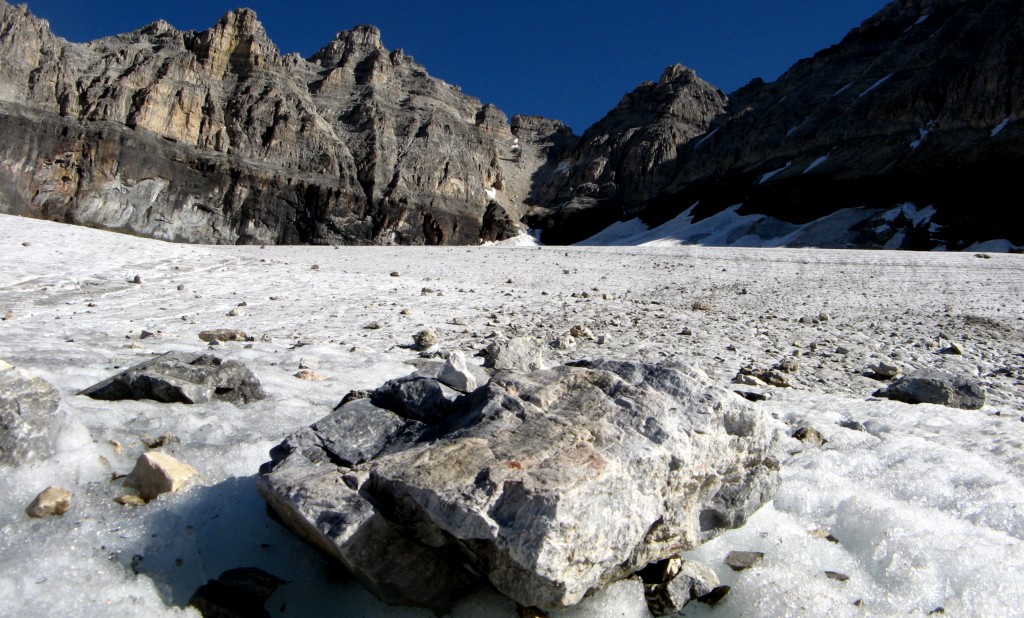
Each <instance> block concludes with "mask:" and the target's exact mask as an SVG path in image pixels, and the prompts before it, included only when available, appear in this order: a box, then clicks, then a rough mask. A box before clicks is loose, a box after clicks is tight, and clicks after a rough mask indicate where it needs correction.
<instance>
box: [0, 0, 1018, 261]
mask: <svg viewBox="0 0 1024 618" xmlns="http://www.w3.org/2000/svg"><path fill="white" fill-rule="evenodd" d="M1021 58H1024V2H1022V0H895V1H894V2H892V3H890V4H889V5H888V6H886V7H885V8H884V9H883V10H882V11H880V12H879V13H878V14H877V15H875V16H874V17H872V18H870V19H868V20H867V21H865V22H864V23H863V24H862V25H861V26H860V27H859V28H856V29H854V30H853V31H852V32H851V33H850V34H849V35H848V36H847V37H846V38H845V39H843V41H841V42H840V43H838V44H837V45H835V46H833V47H831V48H829V49H826V50H823V51H821V52H819V53H818V54H816V55H815V56H814V57H813V58H809V59H806V60H802V61H800V62H798V63H797V64H796V65H794V66H793V67H792V68H791V69H790V70H789V71H788V72H787V73H786V74H785V75H783V76H782V77H781V78H779V79H778V80H777V81H775V82H773V83H765V82H763V81H761V80H754V81H753V82H751V83H750V84H748V85H747V86H745V87H743V88H741V89H739V90H738V91H736V92H734V93H732V94H731V95H729V96H728V97H726V96H725V95H724V94H723V93H722V92H721V91H720V90H718V89H717V88H715V87H713V86H711V85H710V84H708V83H706V82H704V81H703V80H701V79H700V78H698V77H697V76H696V75H695V74H694V72H693V71H691V70H689V69H686V68H685V67H682V66H679V65H676V66H672V67H669V68H668V69H667V70H666V71H665V73H664V74H663V75H662V76H661V79H660V80H659V81H658V82H647V83H644V84H642V85H640V86H639V87H638V88H637V89H636V90H634V91H633V92H631V93H629V94H627V95H626V96H625V97H624V98H623V99H622V101H621V102H620V103H619V105H618V106H617V107H616V108H615V109H613V110H612V111H611V112H609V114H608V115H607V116H606V117H605V118H604V119H602V120H601V121H600V122H598V123H597V124H595V125H594V126H593V127H591V128H590V129H588V130H587V131H586V132H585V133H584V134H583V136H581V137H576V136H575V135H573V134H572V131H571V130H569V128H568V127H566V126H565V125H563V124H561V123H559V122H557V121H552V120H548V119H544V118H538V117H531V116H517V117H515V118H513V119H512V121H511V123H510V122H509V120H508V119H507V118H506V116H505V115H504V114H503V113H502V112H501V110H499V109H497V108H496V107H494V106H492V105H484V104H482V103H481V102H480V101H479V100H477V99H475V98H473V97H470V96H467V95H465V94H463V93H462V92H461V91H460V90H459V89H458V88H457V87H453V86H450V85H448V84H446V83H444V82H442V81H440V80H437V79H434V78H432V77H430V76H429V75H428V74H427V72H426V70H425V69H424V68H423V67H422V66H420V65H418V64H416V63H415V62H414V61H413V60H412V58H410V57H408V56H406V55H405V54H404V53H403V52H402V51H401V50H397V51H390V50H387V49H385V48H384V47H383V45H382V44H381V39H380V32H379V31H378V30H377V29H376V28H374V27H371V26H360V27H357V28H355V29H354V30H351V31H346V32H341V33H339V34H338V36H337V38H336V39H335V40H334V41H332V42H330V43H329V44H328V45H326V46H325V47H324V48H323V49H321V50H320V51H319V52H317V53H316V54H314V55H313V56H312V57H311V58H309V59H303V58H301V57H299V56H297V55H294V54H293V55H286V56H282V55H281V54H280V52H279V51H278V49H277V48H276V47H275V46H274V44H273V42H271V41H270V39H269V38H268V36H267V34H266V32H265V31H264V29H263V26H262V25H261V24H260V22H259V21H258V20H257V18H256V15H255V14H254V13H253V12H252V11H249V10H240V11H235V12H232V13H229V14H227V15H226V16H225V17H224V18H223V19H222V20H221V21H220V22H219V23H217V24H216V25H215V26H214V27H212V28H211V29H209V30H207V31H205V32H181V31H178V30H175V29H174V28H173V27H171V26H170V25H169V24H167V23H164V22H157V23H154V24H151V25H149V26H147V27H145V28H142V29H141V30H138V31H136V32H132V33H129V34H124V35H120V36H115V37H110V38H107V39H102V40H99V41H94V42H92V43H89V44H84V45H79V44H71V43H68V42H66V41H64V40H62V39H59V38H57V37H55V36H54V35H53V34H52V33H51V32H50V29H49V26H48V25H47V24H46V22H45V21H42V20H39V19H37V18H35V17H33V16H32V15H31V14H30V13H29V12H28V11H27V9H25V8H24V7H13V6H11V5H9V4H7V3H6V2H5V1H4V0H0V136H2V139H0V211H2V212H11V213H18V214H25V215H30V216H35V217H45V218H49V219H56V220H61V221H67V222H72V223H80V224H87V225H93V226H99V227H105V228H110V229H117V230H124V231H128V232H132V233H137V234H143V235H147V236H153V237H157V238H164V239H169V240H176V241H188V242H216V243H402V244H413V243H428V244H442V243H444V244H475V243H478V242H480V241H485V240H487V241H489V240H501V239H503V238H507V237H510V236H512V235H515V234H517V233H519V232H521V231H522V230H523V229H524V227H525V226H526V225H529V226H530V227H533V228H537V229H540V230H542V232H543V238H542V239H543V240H544V241H545V242H549V243H569V242H576V241H579V240H582V239H584V238H587V237H588V236H591V235H592V234H595V233H596V232H598V231H600V230H601V229H602V228H604V227H605V226H607V225H608V224H610V223H612V222H614V221H618V220H621V219H627V218H630V217H635V216H639V217H641V218H642V219H643V220H644V221H646V222H647V223H649V224H659V223H661V222H664V221H666V220H668V219H670V218H672V217H675V216H676V215H678V214H679V213H680V212H682V211H684V210H686V209H689V208H690V207H691V206H693V207H694V208H693V210H691V211H690V212H691V214H692V215H693V216H694V217H695V218H696V219H701V218H704V217H708V216H710V215H713V214H716V213H718V212H721V211H723V210H725V209H728V208H730V207H732V206H735V205H741V206H740V207H739V210H738V211H737V212H738V214H740V215H746V214H754V213H757V214H765V215H771V216H773V217H776V218H778V219H782V220H783V221H786V222H790V223H806V222H808V221H811V220H814V219H817V218H820V217H822V216H825V215H828V214H831V213H834V212H835V211H837V210H839V209H842V208H847V207H859V208H864V209H868V210H870V211H871V212H872V213H875V212H876V211H877V214H878V216H877V217H876V216H874V215H871V216H866V217H861V218H859V219H858V220H859V221H862V223H860V224H857V225H858V226H859V227H858V229H856V230H852V231H851V230H840V232H841V233H837V235H836V236H835V238H833V239H831V240H829V239H824V240H821V241H820V242H821V243H823V244H825V245H826V246H862V247H882V246H886V247H902V248H922V249H926V248H935V247H946V248H950V249H957V248H962V247H965V246H967V245H969V244H970V243H973V242H975V241H979V240H980V241H984V240H989V239H994V238H1007V239H1009V240H1010V241H1011V242H1013V243H1015V244H1017V245H1024V220H1022V217H1021V215H1020V214H1019V213H1020V212H1021V211H1022V206H1024V204H1022V203H1021V198H1020V197H1019V195H1020V191H1019V188H1018V187H1017V186H1016V177H1017V174H1018V172H1019V170H1020V169H1022V168H1024V122H1022V118H1024V63H1022V62H1021ZM906 203H912V204H915V205H916V206H917V209H913V208H909V207H907V208H903V207H902V205H903V204H906ZM900 212H928V213H933V214H929V216H928V217H924V216H913V217H911V216H909V215H907V216H903V215H899V214H898V213H900ZM882 213H890V214H882ZM891 213H896V214H891ZM893 217H895V219H894V218H893ZM815 242H818V241H815Z"/></svg>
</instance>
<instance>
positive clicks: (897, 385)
mask: <svg viewBox="0 0 1024 618" xmlns="http://www.w3.org/2000/svg"><path fill="white" fill-rule="evenodd" d="M875 396H877V397H887V398H889V399H895V400H896V401H903V402H905V403H935V404H939V405H943V406H949V407H951V408H963V409H965V410H979V409H981V408H982V407H984V406H985V402H986V399H987V397H986V394H985V389H984V388H983V387H982V386H981V384H980V383H978V381H977V380H973V379H971V378H967V377H964V376H958V375H953V374H951V373H945V372H942V371H935V370H921V371H915V372H913V373H908V374H907V375H905V376H903V377H902V378H900V379H898V380H896V381H895V382H893V383H892V384H890V385H889V386H887V387H885V388H883V389H880V390H878V391H876V392H875Z"/></svg>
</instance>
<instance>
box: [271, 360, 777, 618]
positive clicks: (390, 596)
mask: <svg viewBox="0 0 1024 618" xmlns="http://www.w3.org/2000/svg"><path fill="white" fill-rule="evenodd" d="M403 380H407V379H403ZM408 380H411V381H412V382H414V383H416V382H425V381H430V379H428V378H411V379H408ZM382 390H383V391H387V394H388V397H386V398H385V397H383V396H381V391H382ZM422 391H423V389H422V388H420V389H404V390H402V389H396V388H394V387H393V385H392V384H391V383H389V384H388V385H385V386H384V387H381V389H378V391H377V392H376V393H375V394H374V395H371V397H370V398H369V399H360V400H356V401H353V402H352V403H349V404H347V405H345V406H341V407H339V408H338V409H337V410H335V412H334V413H333V414H332V415H331V416H329V417H327V418H325V419H323V420H321V421H320V422H318V423H316V424H315V425H313V426H312V427H311V428H309V429H306V430H303V431H300V432H298V433H297V434H295V435H293V436H292V437H290V438H288V440H286V441H285V442H284V443H283V444H281V445H280V446H279V447H278V448H276V449H275V451H274V453H273V454H274V461H273V462H271V463H270V464H268V465H267V466H265V468H264V471H265V472H267V474H266V475H265V476H263V478H262V479H261V481H260V491H261V493H262V494H263V495H264V497H265V498H266V499H267V502H268V503H269V504H270V506H271V507H272V508H273V509H274V510H275V511H276V512H277V513H278V514H279V515H280V516H281V519H282V520H283V521H285V522H286V523H287V524H288V525H289V527H291V528H292V529H293V530H295V531H296V532H297V533H298V534H299V535H300V536H302V537H304V538H306V539H307V540H308V541H309V542H311V543H312V544H314V545H316V546H317V547H320V548H321V549H323V550H324V551H325V552H326V553H328V554H329V555H331V556H332V557H334V558H335V559H337V560H338V561H340V562H341V563H342V564H344V565H345V566H346V567H347V568H348V569H349V570H350V571H351V572H352V573H354V574H355V576H356V577H357V578H358V579H359V580H360V581H361V582H363V583H365V584H366V586H367V587H368V588H369V589H370V590H371V591H373V592H374V593H375V594H377V595H378V596H379V597H381V598H382V599H384V600H387V601H390V602H395V603H406V604H418V605H427V606H431V607H435V608H442V609H443V608H445V607H447V606H449V605H450V604H451V603H453V602H454V601H455V600H456V599H457V598H458V595H459V594H460V593H461V592H462V591H464V590H465V589H466V588H467V587H468V586H469V584H471V583H472V581H473V579H475V577H473V576H471V574H473V575H476V576H478V577H479V578H480V579H486V580H487V581H489V582H490V583H491V584H493V586H494V587H495V588H496V589H497V590H498V591H500V592H501V593H503V594H505V595H506V596H508V597H510V598H511V599H513V600H515V601H516V602H517V603H519V604H520V605H522V606H526V607H530V606H534V607H541V608H545V609H556V608H561V607H566V606H570V605H573V604H576V603H578V602H579V601H581V600H582V599H583V597H584V595H586V594H587V593H589V592H592V591H595V590H599V589H601V588H602V587H604V586H605V585H607V584H608V583H610V582H613V581H617V580H619V579H622V578H624V577H628V576H630V575H632V574H633V573H635V572H636V571H638V570H640V569H641V568H643V567H644V566H645V565H647V564H648V563H651V562H656V561H658V560H663V559H666V558H669V557H671V556H674V555H676V554H678V553H679V552H681V551H685V550H689V549H693V548H694V547H697V546H698V545H700V544H701V543H702V542H704V541H707V540H708V539H711V538H714V537H716V536H718V535H719V534H721V533H723V532H725V531H727V530H730V529H733V528H736V527H739V526H742V525H743V523H744V522H746V520H747V518H748V517H750V516H751V515H753V513H754V512H755V511H757V509H759V508H760V507H761V506H762V505H763V504H765V503H766V502H767V501H769V500H770V499H771V496H772V494H773V493H774V491H775V487H776V485H777V483H778V463H777V462H776V461H775V460H773V459H772V458H771V457H769V452H770V450H771V448H772V446H773V444H774V440H775V433H774V431H773V429H772V428H771V425H770V421H769V419H768V417H767V415H765V414H764V413H763V412H761V411H759V410H757V409H755V408H754V407H752V406H750V405H749V404H748V403H747V402H745V401H744V400H742V399H741V398H740V397H738V396H736V395H735V394H733V393H730V392H728V391H725V390H723V389H721V388H718V387H715V386H713V385H712V384H711V382H710V381H709V380H708V378H707V376H706V375H704V374H702V372H700V371H698V370H693V369H685V368H673V367H668V366H662V365H654V364H642V363H635V362H619V361H586V362H579V363H573V364H572V366H566V365H563V366H559V367H556V368H553V369H549V370H540V371H535V372H531V373H521V372H515V371H509V372H499V373H497V374H496V375H495V376H494V377H493V379H492V380H491V381H490V382H489V383H488V384H487V385H486V386H483V387H480V388H479V389H478V390H476V391H474V392H473V393H471V394H469V395H467V396H464V397H461V398H459V399H456V400H455V401H454V402H451V401H447V400H444V399H442V398H440V397H433V398H424V397H422V396H421V392H422ZM396 393H397V395H396ZM402 393H406V394H407V396H406V399H407V400H402V401H396V397H397V398H399V399H401V398H402ZM377 403H380V404H381V405H387V409H385V408H383V407H376V406H375V405H374V404H377ZM424 406H429V407H430V408H431V409H432V410H440V411H441V412H440V413H438V414H431V413H427V412H426V411H425V410H422V409H420V408H423V407H424ZM410 563H415V564H416V565H417V566H416V567H415V568H405V565H409V564H410Z"/></svg>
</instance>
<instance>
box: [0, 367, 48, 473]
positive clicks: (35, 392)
mask: <svg viewBox="0 0 1024 618" xmlns="http://www.w3.org/2000/svg"><path fill="white" fill-rule="evenodd" d="M59 406H60V393H58V392H57V389H55V388H54V387H53V386H51V385H50V384H49V383H48V382H47V381H46V380H43V379H42V378H39V377H36V376H34V375H32V374H31V373H29V372H27V371H25V370H23V369H19V368H17V367H14V366H13V365H11V364H9V363H6V362H4V361H2V360H0V464H8V465H18V464H24V463H29V462H32V461H36V460H39V459H45V458H47V457H49V456H51V455H53V454H54V452H55V441H56V437H57V433H58V431H59V426H60V417H59V415H58V412H57V408H58V407H59Z"/></svg>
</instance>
